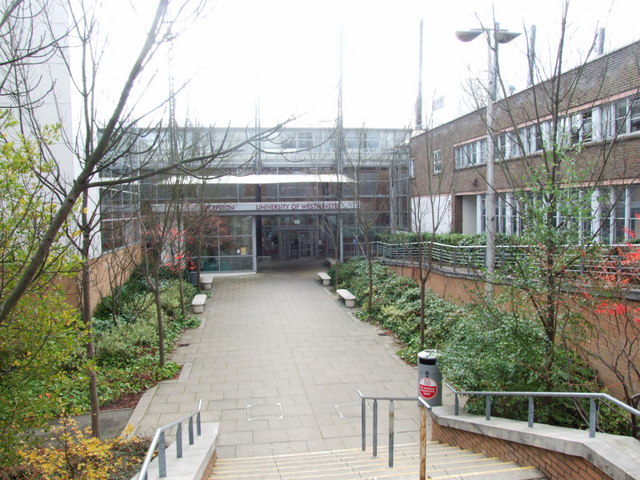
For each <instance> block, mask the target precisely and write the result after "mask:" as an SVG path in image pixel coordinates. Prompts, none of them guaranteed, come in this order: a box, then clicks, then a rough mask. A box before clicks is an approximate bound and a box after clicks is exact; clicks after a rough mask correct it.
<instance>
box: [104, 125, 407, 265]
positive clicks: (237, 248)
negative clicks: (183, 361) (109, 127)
mask: <svg viewBox="0 0 640 480" xmlns="http://www.w3.org/2000/svg"><path fill="white" fill-rule="evenodd" d="M255 133H257V132H251V131H247V130H246V129H180V132H179V135H180V136H181V138H182V137H184V138H189V139H194V140H193V143H194V145H195V143H197V142H195V139H206V141H207V143H209V144H213V145H216V141H217V142H222V141H224V142H225V144H226V146H227V147H228V146H229V145H233V144H239V143H242V142H246V140H247V137H248V136H250V135H253V134H255ZM408 135H409V132H408V131H406V130H386V129H345V130H344V136H343V137H342V138H343V142H342V148H341V149H339V148H338V147H339V143H340V142H339V141H338V140H339V136H338V135H337V133H336V130H335V129H321V128H318V129H283V130H282V131H280V132H277V133H276V134H274V135H272V136H270V138H268V139H263V140H259V141H256V142H249V143H247V144H245V145H244V146H242V147H241V148H237V149H231V152H230V153H229V154H225V156H224V158H223V159H221V160H220V161H219V162H217V163H216V165H215V167H206V168H202V169H199V170H197V171H195V172H193V174H194V175H193V176H189V175H185V174H184V173H183V172H177V173H178V174H165V175H163V176H153V177H150V178H148V179H146V180H144V181H143V182H142V183H141V184H140V186H139V188H140V195H139V197H137V198H135V199H134V198H129V199H128V201H129V203H130V205H131V207H132V208H131V210H132V211H134V212H135V211H136V210H137V212H138V213H137V214H138V215H139V214H142V213H141V212H143V211H146V212H152V213H153V214H155V215H158V214H159V213H160V212H173V213H172V214H170V215H166V218H167V219H168V220H167V221H170V222H173V223H174V224H175V228H176V229H178V230H184V231H186V232H187V236H188V238H189V240H188V245H187V248H188V254H189V255H190V256H191V258H193V259H194V260H196V261H197V262H199V268H200V269H201V270H202V271H207V272H227V271H252V270H255V269H256V268H257V264H258V260H259V259H265V258H268V259H271V260H289V259H297V258H307V257H309V258H324V257H327V256H332V257H339V256H340V255H348V252H347V253H345V249H344V247H343V246H344V244H345V243H346V244H348V245H352V244H353V241H354V239H361V238H362V236H363V232H365V231H366V232H369V233H370V234H373V233H375V232H380V231H389V230H394V229H396V228H399V229H401V228H402V226H403V225H404V226H406V225H407V224H408V219H409V210H408V208H409V205H410V202H409V195H410V180H411V177H410V173H409V170H410V168H409V166H410V164H409V159H408V151H407V148H406V143H405V141H406V139H407V138H408ZM147 137H149V135H147V136H145V137H144V138H147ZM149 138H150V137H149ZM163 138H164V137H163ZM167 140H168V137H167ZM402 145H405V146H402ZM338 151H340V152H341V153H338ZM168 152H169V149H167V148H163V146H162V145H161V146H160V147H159V148H158V149H157V150H156V151H155V152H154V154H155V155H157V156H158V159H157V160H155V161H154V163H153V165H162V164H166V162H167V160H166V158H167V155H168ZM194 152H195V151H194ZM123 158H124V157H123ZM127 161H128V160H127V159H125V160H124V162H125V163H126V162H127ZM127 165H129V164H128V163H127ZM123 198H124V197H123ZM116 207H117V204H116V202H115V201H111V202H109V203H107V202H105V203H104V204H103V207H102V212H101V214H102V218H103V220H104V222H103V223H104V224H105V225H106V223H107V222H109V221H110V220H111V219H112V218H115V217H114V215H115V214H116V213H117V211H118V209H117V208H116ZM178 212H180V213H178ZM365 213H366V215H365ZM134 217H135V215H134ZM365 218H366V219H367V222H370V223H371V225H365V220H364V219H365ZM365 226H366V228H365ZM112 237H113V236H112ZM105 238H106V237H105ZM114 244H115V242H114V241H113V240H112V239H110V240H109V241H108V242H107V241H105V242H103V250H108V249H109V248H112V246H113V245H114Z"/></svg>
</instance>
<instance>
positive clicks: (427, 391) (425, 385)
mask: <svg viewBox="0 0 640 480" xmlns="http://www.w3.org/2000/svg"><path fill="white" fill-rule="evenodd" d="M419 389H420V395H422V397H424V398H425V399H427V400H428V399H430V398H433V397H435V396H436V394H437V393H438V384H437V383H436V382H435V380H433V379H432V378H429V377H424V378H423V379H422V380H420V388H419Z"/></svg>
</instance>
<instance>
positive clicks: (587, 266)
mask: <svg viewBox="0 0 640 480" xmlns="http://www.w3.org/2000/svg"><path fill="white" fill-rule="evenodd" d="M531 248H535V247H532V246H531V245H496V266H497V267H502V268H509V266H511V265H513V264H514V262H515V261H516V260H517V258H519V257H523V258H524V257H527V255H526V253H525V252H526V250H528V249H531ZM620 248H622V249H624V248H628V245H626V244H615V245H613V244H612V245H602V249H601V252H600V254H599V255H598V256H597V257H594V258H591V259H587V258H580V259H579V261H576V262H575V264H574V265H572V266H570V267H569V268H568V269H567V271H569V272H573V273H576V274H583V273H585V272H587V271H593V272H595V273H603V272H606V271H607V269H608V268H611V267H614V268H615V269H616V272H617V274H619V275H622V276H631V275H637V272H635V271H634V270H633V269H631V270H629V271H626V269H625V268H624V267H622V265H621V263H620V260H621V257H620V256H619V255H618V254H617V253H611V252H613V251H618V249H620ZM371 249H372V253H373V254H374V255H375V256H376V257H377V258H379V259H382V260H386V261H402V262H413V261H415V259H417V258H421V257H422V258H425V257H428V260H429V262H431V263H433V264H438V265H440V266H441V267H444V266H447V267H448V268H452V269H453V271H454V272H455V271H457V269H459V268H461V269H463V270H466V271H467V273H471V272H476V271H478V270H480V269H482V267H483V266H484V262H485V250H486V246H484V245H448V244H444V243H438V242H431V241H428V240H426V241H424V242H407V243H386V242H380V241H375V242H372V243H371Z"/></svg>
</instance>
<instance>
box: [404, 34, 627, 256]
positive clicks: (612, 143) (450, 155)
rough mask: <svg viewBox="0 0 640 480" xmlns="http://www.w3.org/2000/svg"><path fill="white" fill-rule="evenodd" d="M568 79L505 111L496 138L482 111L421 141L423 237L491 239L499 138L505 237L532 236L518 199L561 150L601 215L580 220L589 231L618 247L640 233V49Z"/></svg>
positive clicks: (499, 199)
mask: <svg viewBox="0 0 640 480" xmlns="http://www.w3.org/2000/svg"><path fill="white" fill-rule="evenodd" d="M560 79H561V80H560V82H559V85H558V82H557V81H556V80H555V79H552V80H548V81H546V82H543V83H540V84H538V85H535V86H533V87H531V88H529V89H527V90H524V91H522V92H519V93H516V94H514V95H511V96H507V97H505V98H502V99H500V100H498V101H497V102H495V104H494V109H493V112H494V123H493V128H492V129H488V125H487V122H486V120H485V118H486V115H485V109H484V108H482V109H479V110H476V111H474V112H471V113H469V114H467V115H465V116H462V117H460V118H457V119H455V120H453V121H450V122H448V123H446V124H443V125H441V126H438V127H436V128H433V129H432V130H428V131H426V132H423V133H421V134H419V135H417V136H414V137H413V138H412V139H411V143H410V150H411V152H410V155H411V158H412V160H413V161H414V162H415V165H416V176H417V182H416V188H415V192H414V195H415V197H414V201H413V202H412V203H413V205H414V207H415V208H414V211H413V221H414V222H418V220H419V219H422V222H421V223H422V225H423V227H422V229H423V230H429V229H430V228H429V227H430V226H431V225H435V226H436V228H435V230H436V231H438V232H441V233H444V232H460V233H470V234H473V233H482V232H484V231H485V226H486V209H485V198H486V193H487V188H488V187H487V181H486V175H485V174H486V164H487V158H488V157H487V153H488V152H487V143H488V142H487V138H488V131H491V132H492V138H493V143H494V148H495V154H494V159H495V178H494V180H493V185H492V189H493V191H494V193H495V225H496V232H498V233H503V234H507V235H512V234H518V233H520V232H521V231H522V229H523V227H524V225H523V224H522V223H523V222H522V219H521V218H520V214H521V211H522V208H523V205H519V204H518V200H516V196H515V195H514V193H515V192H518V191H520V192H521V191H522V190H527V189H529V188H531V183H530V182H533V181H535V179H534V178H532V172H533V171H535V168H534V166H535V165H536V164H537V165H540V162H543V161H545V160H549V157H548V156H547V158H545V155H546V154H547V152H549V151H550V150H552V147H553V144H554V142H555V147H556V148H555V149H556V151H559V152H562V153H563V154H566V155H570V156H572V157H573V158H576V159H577V167H576V172H575V176H573V177H571V178H572V179H574V180H573V181H572V182H571V184H570V185H569V184H568V185H566V187H567V188H568V189H569V188H571V189H578V190H580V191H584V192H585V193H584V194H585V195H589V196H590V205H591V208H590V209H591V213H590V215H585V216H584V217H585V218H582V219H580V221H581V222H580V228H582V229H583V231H584V232H585V233H586V234H589V235H590V238H594V239H595V241H598V242H602V243H612V244H615V243H622V242H625V241H627V240H629V239H630V237H634V236H635V235H636V234H638V233H640V220H639V219H638V218H637V215H638V214H640V181H639V180H638V176H639V175H640V96H639V93H640V92H639V88H640V43H638V42H636V43H633V44H631V45H628V46H626V47H624V48H621V49H619V50H616V51H614V52H612V53H609V54H607V55H603V56H600V57H598V58H596V59H594V60H592V61H590V62H588V63H585V64H583V65H581V66H580V67H577V68H574V69H572V70H569V71H567V72H564V73H563V74H562V75H561V76H560ZM554 87H557V89H555V88H554ZM554 92H555V93H554ZM553 98H555V99H556V100H557V101H555V102H552V101H551V100H552V99H553ZM567 178H569V177H567ZM576 179H577V180H576ZM490 188H491V187H490ZM518 197H519V198H522V195H518ZM587 203H588V202H587ZM425 217H428V218H430V219H434V218H435V219H436V221H435V222H432V221H431V220H429V221H424V218H425ZM561 222H562V219H561V218H558V223H559V224H560V223H561Z"/></svg>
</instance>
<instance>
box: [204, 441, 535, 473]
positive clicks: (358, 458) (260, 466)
mask: <svg viewBox="0 0 640 480" xmlns="http://www.w3.org/2000/svg"><path fill="white" fill-rule="evenodd" d="M419 459H420V455H419V450H418V445H417V444H407V445H397V446H396V448H395V456H394V467H393V468H389V467H388V466H387V462H388V460H387V450H386V448H380V449H379V452H378V458H371V453H370V452H362V451H361V450H360V449H350V450H336V451H328V452H315V453H301V454H291V455H278V456H270V457H246V458H223V459H218V460H216V463H215V466H214V469H213V473H212V474H211V476H210V477H209V480H240V479H247V480H252V479H253V480H276V479H278V480H280V479H283V480H299V479H300V480H303V479H304V480H316V479H317V480H320V479H358V478H368V479H372V480H374V479H383V478H393V479H412V480H415V479H417V478H418V473H419V472H418V468H419ZM427 478H429V479H432V480H435V479H458V480H460V479H470V480H529V479H530V480H533V479H544V478H545V477H544V475H543V474H542V473H541V472H540V471H539V470H537V469H536V468H534V467H521V466H519V465H517V464H515V463H513V462H503V461H502V460H500V459H498V458H490V457H487V456H485V455H483V454H479V453H474V452H471V451H469V450H461V449H460V448H458V447H452V446H449V445H444V444H440V443H437V442H429V443H428V445H427Z"/></svg>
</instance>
